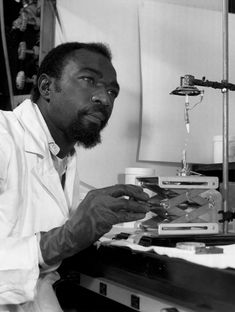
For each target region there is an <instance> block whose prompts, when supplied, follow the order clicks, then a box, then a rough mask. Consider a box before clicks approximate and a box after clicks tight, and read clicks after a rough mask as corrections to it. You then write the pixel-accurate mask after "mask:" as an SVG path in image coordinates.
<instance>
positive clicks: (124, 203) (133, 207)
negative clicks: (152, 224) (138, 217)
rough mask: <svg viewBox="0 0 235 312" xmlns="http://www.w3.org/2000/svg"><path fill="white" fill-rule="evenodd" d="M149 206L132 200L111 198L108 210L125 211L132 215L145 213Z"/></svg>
mask: <svg viewBox="0 0 235 312" xmlns="http://www.w3.org/2000/svg"><path fill="white" fill-rule="evenodd" d="M150 208H151V206H150V205H148V203H145V202H138V201H136V200H132V199H125V198H115V199H114V198H113V200H112V204H111V205H110V209H111V210H112V211H114V212H119V211H127V212H133V213H139V212H140V213H147V212H148V211H150Z"/></svg>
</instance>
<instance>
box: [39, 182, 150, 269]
mask: <svg viewBox="0 0 235 312" xmlns="http://www.w3.org/2000/svg"><path fill="white" fill-rule="evenodd" d="M148 199H149V196H148V195H147V194H146V193H145V192H144V191H143V190H142V188H141V187H139V186H136V185H126V184H118V185H114V186H111V187H106V188H102V189H96V190H92V191H90V192H89V193H88V194H87V196H86V197H85V198H84V200H83V201H82V202H81V204H80V205H79V206H78V208H77V210H76V211H75V212H74V213H73V215H72V216H71V217H70V219H69V220H67V221H66V223H65V224H64V225H63V226H62V227H59V228H55V229H52V230H50V231H48V232H44V233H41V241H40V247H41V251H42V256H43V259H44V261H45V263H47V264H49V265H52V264H55V263H58V262H59V261H61V260H63V259H64V258H67V257H69V256H72V255H73V254H75V253H77V252H79V251H81V250H82V249H84V248H87V247H88V246H89V245H91V244H92V243H94V242H95V241H96V240H98V239H99V238H100V237H101V236H102V235H104V234H105V233H106V232H108V231H110V229H111V228H112V225H114V224H117V223H121V222H129V221H135V220H139V219H142V218H144V216H145V214H146V213H147V212H148V211H149V210H150V207H149V205H148V203H147V200H148Z"/></svg>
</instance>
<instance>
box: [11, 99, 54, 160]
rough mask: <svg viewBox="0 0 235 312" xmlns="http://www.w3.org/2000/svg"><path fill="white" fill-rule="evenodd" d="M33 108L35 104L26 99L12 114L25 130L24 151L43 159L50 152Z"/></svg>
mask: <svg viewBox="0 0 235 312" xmlns="http://www.w3.org/2000/svg"><path fill="white" fill-rule="evenodd" d="M35 106H36V104H34V103H32V102H31V100H29V99H26V100H24V101H23V102H22V103H21V104H20V105H19V106H17V107H16V108H15V109H14V111H13V112H14V113H15V115H16V117H17V119H18V120H19V122H20V123H21V125H22V127H23V128H24V130H25V141H24V144H25V151H26V152H29V153H34V154H39V155H41V156H42V158H44V157H48V156H49V153H50V151H49V149H48V142H47V137H46V135H45V133H44V131H43V129H42V126H41V124H40V122H39V120H38V117H37V113H36V107H35Z"/></svg>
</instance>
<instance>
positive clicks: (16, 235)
mask: <svg viewBox="0 0 235 312" xmlns="http://www.w3.org/2000/svg"><path fill="white" fill-rule="evenodd" d="M118 92H119V85H118V83H117V80H116V72H115V70H114V68H113V66H112V63H111V54H110V52H109V50H108V49H107V47H105V46H104V45H102V44H85V43H75V42H73V43H65V44H62V45H59V46H57V47H56V48H54V49H53V50H52V51H51V52H49V54H48V55H47V56H46V57H45V58H44V60H43V62H42V64H41V66H40V68H39V71H38V75H37V84H36V86H35V88H34V90H33V92H32V101H31V100H25V101H24V102H23V103H22V104H20V105H19V106H18V107H17V108H16V109H15V110H14V111H13V112H3V111H2V112H1V113H0V137H1V140H0V229H1V230H0V311H43V312H45V311H50V312H52V311H61V309H60V307H59V304H58V302H57V300H56V296H55V295H54V293H53V290H52V284H53V283H54V282H55V281H56V280H57V279H58V276H57V274H56V271H55V270H56V268H58V266H59V265H60V263H61V262H62V261H63V260H64V259H65V258H67V257H70V256H72V255H74V254H76V253H78V252H79V251H81V250H83V249H85V248H86V247H88V246H89V245H91V244H92V243H94V242H95V241H97V240H98V239H99V238H100V237H101V236H102V235H103V234H105V233H106V232H108V231H109V230H110V229H111V227H112V225H114V224H117V223H120V222H127V221H133V220H138V219H142V218H143V217H144V216H145V213H146V212H147V211H148V210H149V208H148V205H147V203H146V201H147V200H148V195H147V194H146V193H144V192H143V190H142V189H141V188H140V187H137V186H134V185H115V186H111V187H107V188H103V189H97V190H92V191H90V192H89V193H88V194H87V196H86V197H85V199H84V200H83V201H82V202H81V203H80V204H79V203H78V174H77V148H78V147H79V146H83V147H85V148H91V147H94V146H95V145H96V144H97V143H99V142H100V131H101V130H102V129H103V128H104V127H105V125H106V124H107V122H108V120H109V117H110V116H111V113H112V109H113V104H114V100H115V98H116V97H117V95H118ZM128 198H129V199H128Z"/></svg>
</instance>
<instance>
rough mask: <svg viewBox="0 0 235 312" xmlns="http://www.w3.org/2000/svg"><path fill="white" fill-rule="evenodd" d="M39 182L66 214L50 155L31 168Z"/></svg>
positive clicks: (61, 191)
mask: <svg viewBox="0 0 235 312" xmlns="http://www.w3.org/2000/svg"><path fill="white" fill-rule="evenodd" d="M32 172H33V173H34V174H35V176H36V178H37V179H38V180H39V182H40V184H41V185H42V186H43V187H44V188H46V190H47V191H48V193H49V194H50V195H51V196H52V197H53V198H54V200H55V201H56V202H57V204H58V206H59V207H61V209H62V210H63V212H64V213H65V215H67V214H68V206H67V202H66V198H65V195H64V191H63V188H62V185H61V182H60V178H59V175H58V173H57V171H56V170H55V168H54V165H53V161H52V159H51V157H50V156H49V157H48V158H44V159H42V160H40V162H39V163H38V164H37V165H36V166H35V167H34V168H33V169H32Z"/></svg>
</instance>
